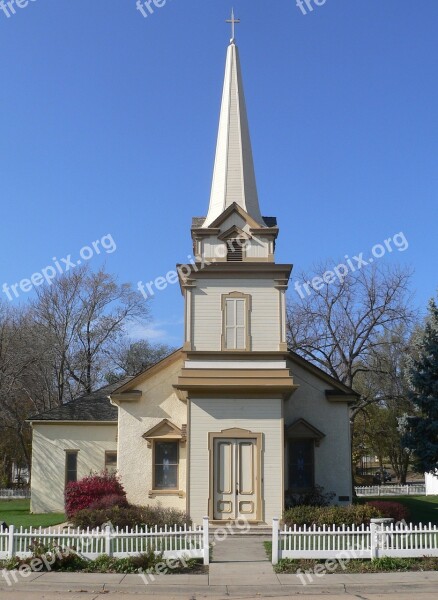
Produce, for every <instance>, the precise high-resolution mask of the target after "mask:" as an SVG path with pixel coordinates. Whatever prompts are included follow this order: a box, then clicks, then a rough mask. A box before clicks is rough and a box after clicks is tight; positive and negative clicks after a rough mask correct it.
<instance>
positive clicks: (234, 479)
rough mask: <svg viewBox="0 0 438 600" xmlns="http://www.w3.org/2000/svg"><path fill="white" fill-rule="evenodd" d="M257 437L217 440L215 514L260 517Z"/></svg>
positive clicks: (226, 516)
mask: <svg viewBox="0 0 438 600" xmlns="http://www.w3.org/2000/svg"><path fill="white" fill-rule="evenodd" d="M256 448H257V446H256V440H253V439H222V438H217V439H215V440H214V448H213V453H214V457H213V463H214V464H213V473H212V476H213V478H214V479H213V481H214V499H213V518H214V519H218V520H233V519H238V518H239V517H240V516H242V517H246V518H247V519H250V520H255V519H256V517H257V453H256Z"/></svg>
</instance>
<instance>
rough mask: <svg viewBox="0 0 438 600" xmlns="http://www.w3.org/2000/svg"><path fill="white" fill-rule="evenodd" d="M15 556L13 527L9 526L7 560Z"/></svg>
mask: <svg viewBox="0 0 438 600" xmlns="http://www.w3.org/2000/svg"><path fill="white" fill-rule="evenodd" d="M14 556H15V527H14V525H9V541H8V558H13V557H14Z"/></svg>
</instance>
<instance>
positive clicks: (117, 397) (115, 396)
mask: <svg viewBox="0 0 438 600" xmlns="http://www.w3.org/2000/svg"><path fill="white" fill-rule="evenodd" d="M142 395H143V392H142V391H141V390H130V391H128V392H113V393H112V394H110V396H109V398H110V400H111V401H112V402H115V403H116V404H117V403H118V402H138V400H140V399H141V397H142Z"/></svg>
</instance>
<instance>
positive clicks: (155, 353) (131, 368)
mask: <svg viewBox="0 0 438 600" xmlns="http://www.w3.org/2000/svg"><path fill="white" fill-rule="evenodd" d="M173 351H174V348H172V347H171V346H168V345H167V344H151V343H150V342H148V341H147V340H139V341H136V342H132V341H131V340H129V339H125V340H120V341H119V342H118V343H117V344H116V345H115V346H114V348H113V349H112V350H111V351H110V356H111V362H112V363H113V364H114V367H113V369H112V370H111V371H108V373H107V375H106V376H105V377H106V380H107V381H108V383H113V382H115V381H117V380H118V379H120V378H121V377H124V376H126V375H137V374H138V373H140V372H141V371H143V370H144V369H147V368H148V367H151V366H152V365H154V364H156V363H157V362H158V361H160V360H161V359H162V358H165V357H166V356H168V355H169V354H171V353H172V352H173Z"/></svg>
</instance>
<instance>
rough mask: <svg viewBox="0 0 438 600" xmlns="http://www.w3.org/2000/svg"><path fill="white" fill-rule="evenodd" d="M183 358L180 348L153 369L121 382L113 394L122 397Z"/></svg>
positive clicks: (150, 368) (149, 368)
mask: <svg viewBox="0 0 438 600" xmlns="http://www.w3.org/2000/svg"><path fill="white" fill-rule="evenodd" d="M182 357H183V350H182V348H178V350H175V351H174V352H172V353H171V354H169V355H168V356H166V357H165V358H162V359H161V360H159V361H158V362H157V363H155V364H154V365H152V366H151V367H148V368H147V369H145V370H144V371H142V372H141V373H139V374H138V375H136V376H135V377H131V378H130V379H129V380H128V381H126V382H120V384H119V385H118V387H116V388H114V389H113V390H112V393H113V394H120V395H121V394H123V392H127V391H130V390H133V389H134V388H135V387H136V386H137V385H139V384H140V383H142V382H143V381H145V380H146V379H148V377H152V375H155V374H156V373H158V372H159V371H161V369H164V368H165V367H167V366H169V365H171V364H172V363H174V362H175V361H176V360H178V359H179V358H182Z"/></svg>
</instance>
